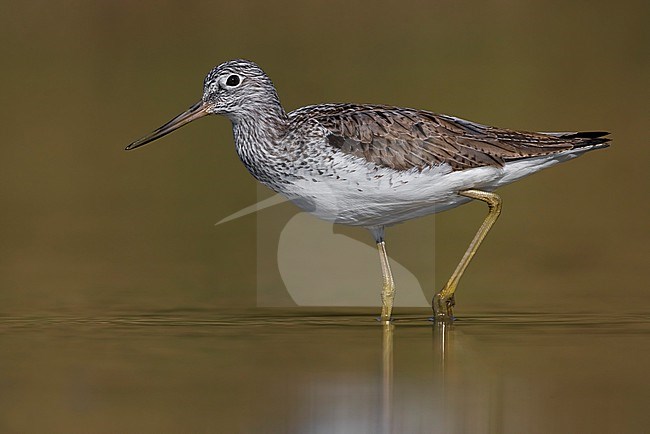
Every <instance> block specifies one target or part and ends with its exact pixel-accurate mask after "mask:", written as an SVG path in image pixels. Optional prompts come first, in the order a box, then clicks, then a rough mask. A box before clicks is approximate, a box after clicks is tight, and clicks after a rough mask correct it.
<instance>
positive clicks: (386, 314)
mask: <svg viewBox="0 0 650 434" xmlns="http://www.w3.org/2000/svg"><path fill="white" fill-rule="evenodd" d="M377 250H379V260H380V261H381V276H382V282H383V285H382V288H381V322H382V323H384V324H386V323H388V322H389V321H390V316H391V313H392V312H393V299H394V298H395V282H393V273H391V271H390V264H389V263H388V255H387V254H386V244H385V243H384V241H383V240H381V241H379V242H378V243H377Z"/></svg>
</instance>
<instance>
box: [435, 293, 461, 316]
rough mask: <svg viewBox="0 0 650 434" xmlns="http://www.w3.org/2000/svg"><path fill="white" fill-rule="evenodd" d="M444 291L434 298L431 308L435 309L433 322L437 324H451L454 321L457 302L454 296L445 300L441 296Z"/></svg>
mask: <svg viewBox="0 0 650 434" xmlns="http://www.w3.org/2000/svg"><path fill="white" fill-rule="evenodd" d="M441 293H442V291H441V292H439V293H437V294H436V295H434V296H433V300H432V301H431V307H432V308H433V320H434V321H435V322H446V323H450V322H453V321H454V309H453V308H454V305H455V304H456V301H455V299H454V294H451V296H450V297H448V298H445V297H443V296H442V295H441Z"/></svg>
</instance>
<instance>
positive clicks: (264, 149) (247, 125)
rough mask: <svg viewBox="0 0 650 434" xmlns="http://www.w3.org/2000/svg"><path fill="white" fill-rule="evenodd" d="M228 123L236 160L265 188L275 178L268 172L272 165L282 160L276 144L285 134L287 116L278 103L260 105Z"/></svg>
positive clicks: (278, 143)
mask: <svg viewBox="0 0 650 434" xmlns="http://www.w3.org/2000/svg"><path fill="white" fill-rule="evenodd" d="M231 121H232V125H233V134H234V138H235V148H236V149H237V154H238V155H239V158H240V159H241V160H242V162H243V163H244V165H245V166H246V168H247V169H248V170H249V172H251V174H252V175H253V176H254V177H255V178H257V179H258V180H259V181H261V182H262V183H264V184H267V185H268V184H269V181H270V180H271V179H273V178H275V174H273V173H271V172H272V171H273V170H274V168H275V165H274V164H273V162H274V161H276V160H277V159H279V158H281V157H282V151H281V149H280V146H279V145H280V143H281V142H282V140H283V138H284V137H285V135H286V133H287V128H288V123H289V118H288V117H287V114H286V113H285V111H284V109H283V108H282V106H281V105H280V103H279V102H278V103H277V104H268V105H265V106H261V105H260V106H259V107H256V110H254V111H249V112H247V113H246V114H243V115H239V116H237V117H234V118H233V117H231ZM269 186H270V185H269ZM272 188H273V189H274V190H276V188H274V187H272Z"/></svg>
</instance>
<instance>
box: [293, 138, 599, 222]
mask: <svg viewBox="0 0 650 434" xmlns="http://www.w3.org/2000/svg"><path fill="white" fill-rule="evenodd" d="M591 149H593V147H582V148H579V149H572V150H568V151H563V152H559V153H557V154H552V155H546V156H542V157H534V158H525V159H521V160H517V161H513V162H509V163H507V164H506V165H505V166H504V167H478V168H474V169H466V170H460V171H452V170H451V167H450V166H448V165H446V164H445V165H441V166H435V167H432V168H427V169H424V170H422V171H421V172H420V171H417V170H415V169H413V170H409V171H396V170H392V169H387V168H379V167H376V166H374V165H372V164H368V163H360V161H361V160H360V159H359V158H357V157H354V156H351V155H347V154H341V153H337V154H336V155H335V157H334V158H335V160H334V161H333V166H334V167H335V168H336V169H337V172H336V173H337V175H338V176H339V177H340V178H339V179H336V178H335V177H322V176H319V177H315V178H311V177H310V176H309V174H305V177H306V178H307V179H303V180H300V181H295V182H294V183H293V184H292V186H291V187H289V188H287V190H286V191H285V192H284V193H285V194H286V195H287V196H288V197H289V198H290V199H291V198H292V197H294V198H301V200H298V201H295V202H296V204H297V205H298V206H300V207H301V208H303V209H305V210H306V211H308V212H310V213H312V214H314V215H315V216H317V217H319V218H321V219H323V220H327V221H331V222H336V223H342V224H347V225H356V226H364V227H378V226H388V225H392V224H396V223H399V222H403V221H405V220H409V219H413V218H416V217H421V216H424V215H428V214H433V213H437V212H440V211H445V210H448V209H450V208H454V207H456V206H459V205H461V204H463V203H466V202H468V201H470V199H468V198H466V197H464V196H460V195H459V194H458V193H459V192H460V191H463V190H467V189H479V190H486V191H493V190H495V189H497V188H498V187H501V186H502V185H506V184H509V183H511V182H514V181H517V180H518V179H521V178H523V177H525V176H528V175H531V174H533V173H535V172H538V171H540V170H542V169H545V168H547V167H551V166H553V165H555V164H557V163H560V162H563V161H566V160H569V159H572V158H575V157H577V156H579V155H580V154H583V153H584V152H587V151H589V150H591ZM305 198H306V199H307V201H306V202H305V201H304V199H305Z"/></svg>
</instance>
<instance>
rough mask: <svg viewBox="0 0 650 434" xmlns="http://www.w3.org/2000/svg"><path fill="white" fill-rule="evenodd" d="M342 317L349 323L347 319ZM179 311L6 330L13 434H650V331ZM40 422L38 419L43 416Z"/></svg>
mask: <svg viewBox="0 0 650 434" xmlns="http://www.w3.org/2000/svg"><path fill="white" fill-rule="evenodd" d="M337 312H338V313H337ZM337 312H334V311H306V310H305V309H293V310H290V311H288V310H274V309H252V310H245V311H231V310H228V311H217V312H215V311H201V310H195V311H166V312H145V313H142V312H140V313H133V312H130V313H122V314H114V315H104V316H95V317H83V316H38V317H36V316H32V317H24V316H23V317H4V318H3V319H2V320H1V322H0V346H1V347H2V348H3V358H2V359H1V360H0V387H1V389H2V394H1V395H0V431H2V432H45V431H47V432H142V431H146V432H154V431H155V432H296V433H333V432H334V433H339V432H341V433H346V432H350V433H366V432H367V433H378V432H445V433H448V432H473V433H482V432H499V433H501V432H533V433H534V432H540V433H542V432H544V433H546V432H574V433H575V432H590V433H592V432H618V433H620V432H630V433H632V432H635V433H636V432H643V431H644V430H645V429H647V427H648V426H650V415H649V414H648V412H647V403H648V402H650V379H649V378H648V375H647V367H648V366H650V319H649V318H648V315H616V316H602V315H592V314H587V313H582V314H577V315H575V314H574V315H557V314H553V315H551V314H525V313H505V314H504V313H494V314H481V315H465V316H463V317H462V318H460V319H459V320H458V321H456V322H455V323H454V324H453V325H450V326H440V325H433V324H432V323H431V322H430V321H429V320H428V318H427V312H425V311H417V312H408V311H405V312H401V313H400V312H398V315H397V318H398V319H397V320H396V321H395V322H394V323H393V324H392V325H391V326H389V327H384V326H382V325H380V324H379V323H377V322H376V320H375V317H374V316H373V313H372V312H371V311H368V312H366V311H363V312H361V313H359V310H356V311H354V310H351V311H350V312H344V313H341V311H340V310H337ZM34 415H38V417H34Z"/></svg>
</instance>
